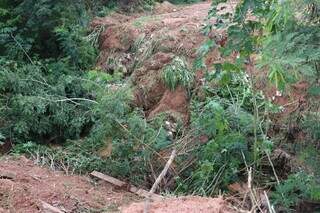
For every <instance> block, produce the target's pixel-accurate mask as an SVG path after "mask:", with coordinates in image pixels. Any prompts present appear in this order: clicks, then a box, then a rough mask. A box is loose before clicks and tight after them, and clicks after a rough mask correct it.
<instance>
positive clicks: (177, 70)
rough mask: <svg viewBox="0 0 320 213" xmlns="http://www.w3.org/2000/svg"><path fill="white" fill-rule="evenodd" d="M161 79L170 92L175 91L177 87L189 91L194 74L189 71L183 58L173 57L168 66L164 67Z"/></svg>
mask: <svg viewBox="0 0 320 213" xmlns="http://www.w3.org/2000/svg"><path fill="white" fill-rule="evenodd" d="M162 79H163V81H164V83H165V85H166V86H167V87H168V88H169V89H171V90H175V89H176V88H177V86H179V85H181V86H184V87H185V88H187V89H190V88H191V86H192V83H193V79H194V74H193V73H192V72H191V71H190V70H189V68H188V65H187V62H186V60H185V59H184V58H181V57H175V58H174V59H173V61H172V62H171V63H170V64H168V65H167V66H165V67H164V69H163V74H162Z"/></svg>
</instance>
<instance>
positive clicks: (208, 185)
mask: <svg viewBox="0 0 320 213" xmlns="http://www.w3.org/2000/svg"><path fill="white" fill-rule="evenodd" d="M197 153H198V155H199V156H198V158H199V160H198V161H197V163H196V165H195V168H194V169H193V171H192V172H191V174H189V175H190V176H189V177H188V178H187V179H186V180H185V181H182V182H181V183H180V185H178V189H177V190H178V191H179V190H181V191H184V192H188V193H192V194H199V195H203V196H212V195H214V194H217V193H218V191H219V190H221V189H222V190H227V186H228V185H229V184H231V183H234V182H236V181H239V179H240V176H241V172H240V169H241V168H242V167H244V160H243V156H242V154H243V155H244V156H247V157H248V147H247V142H246V140H245V138H244V137H243V136H242V135H241V134H239V133H235V132H228V133H225V134H221V135H218V136H217V137H215V139H212V140H211V141H209V142H208V143H207V144H206V145H204V146H202V147H201V148H199V150H197Z"/></svg>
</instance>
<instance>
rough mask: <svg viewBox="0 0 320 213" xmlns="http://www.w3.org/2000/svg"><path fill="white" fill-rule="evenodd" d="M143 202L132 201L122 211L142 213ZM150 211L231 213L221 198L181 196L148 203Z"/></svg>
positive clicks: (168, 212)
mask: <svg viewBox="0 0 320 213" xmlns="http://www.w3.org/2000/svg"><path fill="white" fill-rule="evenodd" d="M143 210H144V203H143V202H141V203H134V204H131V205H130V206H128V207H126V208H123V209H122V211H121V212H123V213H142V212H143ZM149 212H150V213H185V212H188V213H200V212H201V213H222V212H223V213H231V212H234V211H232V210H231V209H230V208H229V207H228V204H227V202H225V201H224V200H223V199H222V198H203V197H191V196H190V197H181V198H171V199H166V200H164V201H159V202H153V203H151V204H150V208H149Z"/></svg>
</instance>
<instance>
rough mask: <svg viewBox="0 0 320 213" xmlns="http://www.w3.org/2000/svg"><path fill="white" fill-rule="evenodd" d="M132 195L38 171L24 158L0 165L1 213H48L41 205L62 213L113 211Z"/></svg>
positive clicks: (50, 172)
mask: <svg viewBox="0 0 320 213" xmlns="http://www.w3.org/2000/svg"><path fill="white" fill-rule="evenodd" d="M134 199H136V197H134V196H133V195H132V194H131V193H127V192H124V191H120V190H118V191H117V190H116V189H114V188H113V187H112V186H111V185H107V184H106V183H95V184H93V183H92V181H90V179H89V178H86V177H81V176H75V175H71V176H67V175H64V174H62V173H61V172H53V171H50V170H48V169H45V168H41V167H38V166H36V165H34V164H33V162H32V161H30V160H27V159H26V158H24V157H21V158H19V159H15V160H14V159H12V158H5V159H1V161H0V212H1V213H2V212H4V213H6V212H8V213H9V212H17V213H19V212H21V213H22V212H23V213H27V212H30V213H35V212H50V211H46V210H45V209H44V205H43V202H45V203H48V204H50V205H51V206H54V207H56V208H58V209H59V210H60V211H62V212H88V211H94V210H101V209H103V208H104V209H107V211H108V212H110V211H112V210H116V209H117V206H119V205H120V204H121V205H122V204H123V203H126V201H129V200H134Z"/></svg>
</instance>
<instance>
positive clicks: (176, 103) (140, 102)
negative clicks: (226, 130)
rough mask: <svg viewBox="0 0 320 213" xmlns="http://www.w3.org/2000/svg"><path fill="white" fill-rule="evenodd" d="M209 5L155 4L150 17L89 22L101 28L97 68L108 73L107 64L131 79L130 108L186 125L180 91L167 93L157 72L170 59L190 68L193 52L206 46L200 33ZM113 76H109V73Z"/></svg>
mask: <svg viewBox="0 0 320 213" xmlns="http://www.w3.org/2000/svg"><path fill="white" fill-rule="evenodd" d="M209 9H210V2H204V3H199V4H194V5H189V6H183V7H182V6H174V5H172V4H170V3H169V2H166V1H165V2H163V3H161V4H160V3H159V4H157V5H156V6H155V10H154V11H153V13H152V14H150V15H147V16H141V14H140V16H135V15H132V16H131V17H128V16H123V15H118V14H113V15H111V16H109V17H105V18H98V19H96V20H94V21H93V22H92V27H93V28H98V27H99V26H100V27H102V28H103V29H104V30H103V32H102V33H101V35H100V50H101V52H100V56H99V60H98V64H97V65H98V66H99V67H101V68H102V69H103V70H104V71H106V72H110V69H109V65H108V61H110V59H111V60H112V61H117V63H116V64H118V65H120V66H125V67H126V69H125V70H126V73H125V75H127V76H128V75H131V80H132V84H133V85H134V87H135V89H134V96H135V101H134V102H135V104H136V105H137V106H139V107H142V108H143V109H144V110H145V111H146V114H147V115H148V114H150V115H151V116H154V115H156V114H157V113H160V112H170V113H171V112H173V113H174V114H180V115H182V117H183V120H185V121H186V120H188V100H187V96H186V95H185V93H186V92H185V90H184V89H182V88H181V89H179V90H177V91H175V92H171V91H169V90H167V89H166V87H165V85H164V84H163V82H162V79H161V73H162V69H163V67H164V66H165V65H167V64H168V63H170V62H171V61H172V59H173V58H174V57H175V56H183V57H184V58H186V60H187V63H188V64H189V65H190V67H191V66H192V64H193V61H194V59H195V57H196V51H197V49H198V47H199V46H200V45H201V44H202V43H203V42H204V41H205V39H206V36H204V35H203V34H202V33H201V29H202V27H203V23H204V20H205V18H206V17H207V14H208V11H209ZM111 71H112V70H111Z"/></svg>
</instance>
